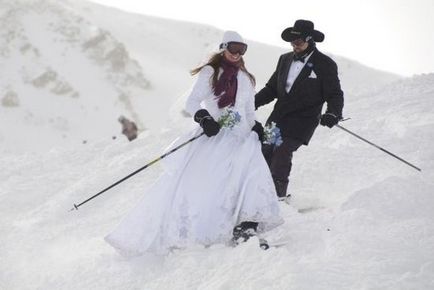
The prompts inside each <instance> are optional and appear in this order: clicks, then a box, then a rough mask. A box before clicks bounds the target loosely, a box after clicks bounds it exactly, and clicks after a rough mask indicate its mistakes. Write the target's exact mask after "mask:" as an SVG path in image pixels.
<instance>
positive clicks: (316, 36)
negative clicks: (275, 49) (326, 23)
mask: <svg viewBox="0 0 434 290" xmlns="http://www.w3.org/2000/svg"><path fill="white" fill-rule="evenodd" d="M313 28H314V25H313V22H312V21H309V20H303V19H299V20H297V21H295V23H294V27H288V28H286V29H285V30H283V32H282V39H283V40H285V41H287V42H291V41H294V40H296V39H303V40H305V39H306V38H307V37H308V36H311V37H312V39H313V40H314V41H315V42H322V41H323V40H324V33H322V32H320V31H318V30H315V29H313Z"/></svg>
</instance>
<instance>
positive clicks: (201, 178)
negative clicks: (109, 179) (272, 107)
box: [105, 31, 283, 256]
mask: <svg viewBox="0 0 434 290" xmlns="http://www.w3.org/2000/svg"><path fill="white" fill-rule="evenodd" d="M246 50H247V44H245V42H244V40H243V39H242V38H241V36H240V35H239V34H238V33H236V32H234V31H226V32H225V33H224V36H223V40H222V42H221V44H220V51H219V52H218V53H216V54H214V55H213V56H211V57H210V59H209V60H208V62H207V63H206V64H205V65H203V66H200V67H198V68H196V69H194V70H193V71H192V74H193V75H195V74H197V79H196V82H195V84H194V85H193V87H192V89H191V92H190V94H189V95H188V98H187V103H186V111H188V112H189V113H190V114H191V115H192V116H193V119H194V121H195V122H197V123H198V125H197V127H196V129H195V130H193V131H192V132H190V133H189V134H186V136H183V137H182V138H179V140H176V141H175V142H174V144H172V146H177V145H178V144H180V143H182V142H184V141H185V140H187V139H189V138H191V137H192V136H197V135H199V134H200V133H201V132H204V133H205V135H204V136H201V137H200V138H199V139H197V140H195V141H194V142H192V143H190V144H189V145H187V146H185V147H184V148H183V149H181V150H179V151H177V152H176V153H174V154H172V155H171V156H170V157H168V161H167V164H166V165H167V168H165V171H164V173H163V174H162V175H161V176H160V178H159V179H158V180H157V182H156V183H155V184H154V185H153V186H152V187H151V189H150V190H149V192H148V193H147V194H146V195H145V197H144V198H143V199H142V200H141V201H140V202H139V203H138V204H137V206H136V207H135V208H134V209H133V210H132V211H131V212H130V213H129V214H128V215H127V216H126V217H125V218H124V219H123V220H122V222H121V223H120V224H119V225H118V226H117V227H116V228H115V230H114V231H113V232H112V233H110V234H109V235H108V236H106V237H105V240H106V241H107V242H108V243H109V244H110V245H112V246H113V247H114V248H115V249H117V250H118V251H119V252H120V253H121V254H122V255H125V256H135V255H141V254H144V253H146V252H151V253H157V254H166V253H167V252H169V251H170V250H171V249H174V248H186V247H189V246H191V245H195V244H200V245H204V246H209V245H212V244H216V243H228V242H231V241H240V240H241V241H245V240H247V239H248V238H249V237H251V236H254V235H255V234H256V233H261V232H264V231H267V230H270V229H272V228H274V227H276V226H278V225H279V224H281V223H282V222H283V220H282V219H281V217H280V215H279V205H278V200H277V195H276V191H275V187H274V184H273V180H272V178H271V175H270V172H269V169H268V166H267V163H266V162H265V160H264V158H263V155H262V153H261V142H260V141H259V139H261V138H263V128H262V125H261V124H260V123H259V122H256V121H255V107H254V96H255V91H254V82H255V80H254V77H253V75H252V74H250V73H249V72H248V71H247V70H246V68H245V65H244V60H243V55H244V53H245V52H246ZM258 137H259V138H258Z"/></svg>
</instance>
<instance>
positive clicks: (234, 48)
mask: <svg viewBox="0 0 434 290" xmlns="http://www.w3.org/2000/svg"><path fill="white" fill-rule="evenodd" d="M226 50H227V51H229V52H230V53H231V54H233V55H235V54H237V53H238V54H239V55H244V54H245V53H246V51H247V44H245V43H242V42H228V44H227V46H226Z"/></svg>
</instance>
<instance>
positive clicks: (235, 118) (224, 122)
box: [217, 107, 241, 129]
mask: <svg viewBox="0 0 434 290" xmlns="http://www.w3.org/2000/svg"><path fill="white" fill-rule="evenodd" d="M240 121H241V115H240V113H238V112H237V111H234V110H232V109H230V108H228V107H226V108H225V109H224V111H223V113H222V115H221V116H220V118H219V119H218V121H217V122H218V123H219V125H220V126H221V127H222V128H229V129H232V128H233V127H234V126H235V125H236V124H238V123H239V122H240Z"/></svg>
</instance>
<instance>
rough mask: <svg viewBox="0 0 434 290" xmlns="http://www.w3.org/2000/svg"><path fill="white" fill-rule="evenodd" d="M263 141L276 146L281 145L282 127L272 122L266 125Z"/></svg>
mask: <svg viewBox="0 0 434 290" xmlns="http://www.w3.org/2000/svg"><path fill="white" fill-rule="evenodd" d="M263 143H264V144H270V145H276V146H280V144H282V143H283V141H282V135H281V134H280V129H279V127H277V126H276V123H274V122H271V124H268V125H266V126H265V128H264V142H263Z"/></svg>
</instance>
